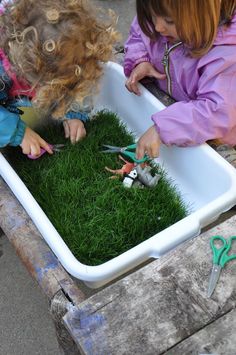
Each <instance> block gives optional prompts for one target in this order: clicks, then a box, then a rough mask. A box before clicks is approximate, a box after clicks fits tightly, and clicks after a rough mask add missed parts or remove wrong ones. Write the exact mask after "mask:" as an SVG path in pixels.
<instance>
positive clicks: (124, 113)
mask: <svg viewBox="0 0 236 355" xmlns="http://www.w3.org/2000/svg"><path fill="white" fill-rule="evenodd" d="M124 83H125V77H124V75H123V70H122V67H121V66H120V65H118V64H115V63H109V64H108V65H107V66H106V72H105V75H104V79H103V83H102V87H101V90H100V95H99V96H98V98H97V102H96V109H101V108H107V109H110V110H112V111H114V112H117V114H118V115H119V117H121V119H122V120H123V121H124V122H125V123H126V124H127V127H128V128H129V129H130V130H131V131H133V132H134V133H135V134H136V135H137V136H139V135H140V134H142V133H143V132H144V131H145V130H146V129H147V128H148V127H149V126H150V125H152V121H151V119H150V116H151V114H152V113H154V112H157V111H159V110H161V109H163V108H164V106H163V105H162V104H161V103H160V102H159V101H158V100H157V99H156V98H155V97H154V96H153V95H152V94H150V93H149V92H148V91H147V90H145V89H144V88H142V96H141V97H137V96H135V95H133V94H130V93H129V92H128V91H127V90H126V89H125V87H124ZM157 163H161V164H162V165H163V166H164V169H165V170H166V171H167V173H168V175H169V177H170V178H171V179H172V180H174V183H175V184H176V185H177V187H178V189H179V190H180V192H181V194H182V198H183V199H184V201H185V202H186V203H187V205H190V206H191V210H192V213H191V214H190V215H189V216H188V217H186V218H184V219H182V220H181V221H179V222H177V223H175V224H173V225H172V226H171V227H169V228H166V229H165V230H164V231H162V232H160V233H158V234H156V235H154V236H153V237H151V238H149V239H148V240H146V241H144V242H142V243H141V244H139V245H137V246H136V247H134V248H132V249H130V250H128V251H127V252H125V253H123V254H121V255H119V256H117V257H116V258H114V259H112V260H110V261H108V262H106V263H104V264H101V265H99V266H87V265H84V264H81V263H80V262H79V261H78V260H77V259H76V258H75V257H74V255H73V254H72V253H71V251H70V250H69V248H68V247H67V245H66V244H65V243H64V241H63V239H62V238H61V237H60V235H59V234H58V232H57V231H56V230H55V228H54V226H53V225H52V223H51V222H50V221H49V219H48V218H47V216H46V215H45V214H44V212H43V211H42V210H41V208H40V207H39V205H38V204H37V202H36V201H35V200H34V198H33V197H32V195H31V194H30V192H29V191H28V189H27V188H26V186H25V185H24V184H23V182H22V181H21V179H20V178H19V177H18V175H17V174H16V173H15V171H14V170H13V169H12V167H11V166H10V165H9V163H8V162H7V161H6V159H5V158H4V157H3V155H2V154H0V174H1V175H2V177H3V179H4V180H5V181H6V183H7V184H8V185H9V187H10V188H11V190H12V191H13V193H14V194H15V195H16V197H17V198H18V200H19V201H20V202H21V204H22V205H23V207H24V208H25V210H26V211H27V212H28V214H29V215H30V217H31V218H32V220H33V221H34V223H35V224H36V226H37V228H38V229H39V231H40V232H41V234H42V236H43V237H44V239H45V241H46V242H47V243H48V245H49V246H50V248H51V249H52V251H53V252H54V253H55V254H56V255H57V257H58V259H59V260H60V262H61V263H62V265H63V266H64V267H65V269H66V270H67V271H68V272H69V273H70V274H71V275H73V276H74V277H76V278H78V279H81V280H83V281H85V283H86V284H87V285H88V286H90V287H93V288H95V287H99V286H102V285H103V284H106V283H107V282H108V281H110V280H112V279H114V278H115V277H117V276H119V275H121V274H123V273H124V272H126V271H128V270H129V269H131V268H133V267H134V266H137V265H138V264H140V263H142V262H143V261H145V260H147V259H148V258H150V257H154V258H158V257H160V256H161V255H163V254H165V253H166V252H167V251H169V250H171V249H173V248H175V247H176V246H177V245H178V244H180V243H182V242H184V241H185V240H187V239H189V238H192V237H194V236H196V235H198V234H199V232H200V230H201V228H202V227H204V226H206V225H207V224H209V223H210V222H212V221H213V220H215V219H216V218H217V217H218V216H219V215H220V214H221V213H222V212H224V211H227V210H228V209H230V208H231V207H232V206H234V205H235V204H236V169H234V168H233V167H232V166H231V165H230V164H229V163H227V162H226V161H225V160H224V159H223V158H221V157H220V156H219V155H218V154H217V153H216V152H215V151H214V150H213V149H212V148H210V147H209V146H208V145H206V144H205V145H202V146H200V147H194V148H177V147H165V146H162V147H161V153H160V158H158V159H157ZM94 233H96V231H94Z"/></svg>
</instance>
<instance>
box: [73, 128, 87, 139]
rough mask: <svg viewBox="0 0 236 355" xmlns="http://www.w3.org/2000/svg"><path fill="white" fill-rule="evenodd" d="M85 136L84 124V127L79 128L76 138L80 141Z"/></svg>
mask: <svg viewBox="0 0 236 355" xmlns="http://www.w3.org/2000/svg"><path fill="white" fill-rule="evenodd" d="M85 136H86V130H85V128H84V125H83V127H79V128H78V130H77V135H76V139H75V140H76V142H78V141H80V140H81V139H83V138H84V137H85Z"/></svg>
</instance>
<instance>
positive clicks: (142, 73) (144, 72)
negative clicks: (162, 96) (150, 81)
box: [125, 62, 166, 95]
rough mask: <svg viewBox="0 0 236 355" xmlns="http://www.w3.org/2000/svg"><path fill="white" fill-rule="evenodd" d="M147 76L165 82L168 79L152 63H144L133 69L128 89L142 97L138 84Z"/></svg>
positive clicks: (128, 81) (127, 82) (127, 83)
mask: <svg viewBox="0 0 236 355" xmlns="http://www.w3.org/2000/svg"><path fill="white" fill-rule="evenodd" d="M146 76H150V77H154V78H156V79H159V80H164V79H165V78H166V75H165V74H161V73H159V72H158V71H157V70H156V69H155V68H154V67H153V65H152V64H151V63H149V62H142V63H140V64H138V65H137V66H136V67H135V68H134V69H133V71H132V73H131V74H130V77H129V79H127V81H126V83H125V86H126V88H127V89H128V90H129V91H130V92H133V93H134V94H136V95H141V93H140V90H139V88H138V82H139V81H140V80H142V79H143V78H145V77H146Z"/></svg>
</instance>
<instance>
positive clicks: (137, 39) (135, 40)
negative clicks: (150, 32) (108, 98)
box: [124, 18, 150, 76]
mask: <svg viewBox="0 0 236 355" xmlns="http://www.w3.org/2000/svg"><path fill="white" fill-rule="evenodd" d="M142 36H144V34H143V33H142V32H141V29H140V27H139V24H138V21H137V18H135V19H134V21H133V22H132V25H131V29H130V35H129V37H128V39H127V41H126V43H125V59H124V72H125V75H126V76H130V73H131V72H132V70H133V69H134V68H135V66H136V65H138V64H139V63H142V62H150V56H149V53H148V51H147V48H146V46H145V43H144V41H143V38H142Z"/></svg>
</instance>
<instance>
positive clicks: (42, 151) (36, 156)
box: [27, 144, 53, 160]
mask: <svg viewBox="0 0 236 355" xmlns="http://www.w3.org/2000/svg"><path fill="white" fill-rule="evenodd" d="M48 145H49V147H50V148H51V149H52V150H53V145H52V144H48ZM44 153H46V150H45V149H44V148H40V153H39V155H33V154H27V157H28V158H29V159H32V160H35V159H38V158H40V157H41V156H42V155H43V154H44Z"/></svg>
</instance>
